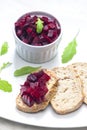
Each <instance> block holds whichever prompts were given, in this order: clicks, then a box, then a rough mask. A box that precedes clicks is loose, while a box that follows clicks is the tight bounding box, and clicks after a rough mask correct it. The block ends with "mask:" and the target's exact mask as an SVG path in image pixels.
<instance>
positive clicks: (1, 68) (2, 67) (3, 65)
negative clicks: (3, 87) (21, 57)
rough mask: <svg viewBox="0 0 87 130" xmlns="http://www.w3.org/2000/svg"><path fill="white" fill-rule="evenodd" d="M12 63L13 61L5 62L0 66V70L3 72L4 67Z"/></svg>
mask: <svg viewBox="0 0 87 130" xmlns="http://www.w3.org/2000/svg"><path fill="white" fill-rule="evenodd" d="M11 64H12V63H10V62H6V63H3V64H2V66H1V67H0V72H1V71H2V70H3V69H5V68H7V67H9V66H10V65H11Z"/></svg>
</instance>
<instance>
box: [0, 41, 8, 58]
mask: <svg viewBox="0 0 87 130" xmlns="http://www.w3.org/2000/svg"><path fill="white" fill-rule="evenodd" d="M7 52H8V43H7V42H4V43H3V44H2V46H1V49H0V56H2V55H4V54H6V53H7Z"/></svg>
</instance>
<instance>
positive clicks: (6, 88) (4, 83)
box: [0, 79, 12, 92]
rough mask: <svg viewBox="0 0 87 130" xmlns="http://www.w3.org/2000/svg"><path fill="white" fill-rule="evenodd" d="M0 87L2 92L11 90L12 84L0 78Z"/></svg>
mask: <svg viewBox="0 0 87 130" xmlns="http://www.w3.org/2000/svg"><path fill="white" fill-rule="evenodd" d="M0 89H1V90H3V91H4V92H11V91H12V86H11V84H10V83H8V81H6V80H1V79H0Z"/></svg>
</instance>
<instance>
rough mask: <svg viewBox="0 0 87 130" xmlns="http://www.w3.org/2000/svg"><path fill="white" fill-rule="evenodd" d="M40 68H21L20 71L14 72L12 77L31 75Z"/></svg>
mask: <svg viewBox="0 0 87 130" xmlns="http://www.w3.org/2000/svg"><path fill="white" fill-rule="evenodd" d="M40 68H41V67H40V66H39V67H31V66H25V67H22V68H20V69H17V70H16V71H15V72H14V76H22V75H26V74H29V73H32V72H34V71H36V70H38V69H40Z"/></svg>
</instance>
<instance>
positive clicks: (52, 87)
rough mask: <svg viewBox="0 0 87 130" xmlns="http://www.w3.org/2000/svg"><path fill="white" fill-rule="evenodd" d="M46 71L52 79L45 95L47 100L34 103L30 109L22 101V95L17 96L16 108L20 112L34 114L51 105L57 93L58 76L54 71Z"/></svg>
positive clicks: (48, 83)
mask: <svg viewBox="0 0 87 130" xmlns="http://www.w3.org/2000/svg"><path fill="white" fill-rule="evenodd" d="M44 71H45V73H47V74H48V75H49V76H50V78H51V79H50V80H49V81H48V82H47V88H48V92H47V94H46V95H45V100H44V101H43V102H42V103H40V104H36V103H34V105H33V106H31V107H29V106H28V105H27V104H25V103H24V102H23V101H22V98H21V95H20V94H19V95H18V96H17V98H16V107H17V108H18V109H19V110H20V111H23V112H30V113H33V112H38V111H41V110H44V109H45V108H46V107H47V106H48V104H49V102H50V100H51V99H52V97H53V96H54V95H55V93H56V91H57V84H58V78H57V77H56V75H55V73H54V72H53V71H51V70H46V69H45V70H44Z"/></svg>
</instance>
